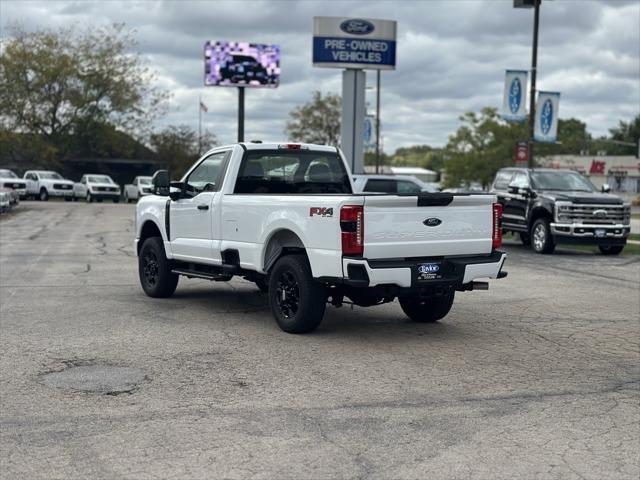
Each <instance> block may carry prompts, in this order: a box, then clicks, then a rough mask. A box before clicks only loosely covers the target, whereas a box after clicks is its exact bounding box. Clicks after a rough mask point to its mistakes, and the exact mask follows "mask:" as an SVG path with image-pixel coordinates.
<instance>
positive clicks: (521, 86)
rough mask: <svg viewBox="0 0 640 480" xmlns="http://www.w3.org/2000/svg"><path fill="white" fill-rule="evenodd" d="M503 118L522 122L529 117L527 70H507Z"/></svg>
mask: <svg viewBox="0 0 640 480" xmlns="http://www.w3.org/2000/svg"><path fill="white" fill-rule="evenodd" d="M502 118H504V119H505V120H508V121H510V122H522V121H524V120H526V118H527V71H526V70H507V72H506V75H505V77H504V97H503V100H502Z"/></svg>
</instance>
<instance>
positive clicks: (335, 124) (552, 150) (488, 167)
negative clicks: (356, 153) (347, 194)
mask: <svg viewBox="0 0 640 480" xmlns="http://www.w3.org/2000/svg"><path fill="white" fill-rule="evenodd" d="M290 117H291V119H290V121H289V123H288V124H287V128H286V133H287V135H288V136H289V138H291V139H295V140H299V141H304V142H315V143H330V144H334V145H335V144H338V143H339V132H340V97H339V96H336V95H331V94H329V95H327V96H325V97H323V96H322V94H321V93H320V92H314V93H313V99H312V101H311V102H309V103H307V104H305V105H303V106H301V107H298V108H296V109H295V110H293V111H292V112H291V114H290ZM460 121H461V122H462V125H461V126H460V127H459V128H458V130H457V131H456V132H455V133H453V134H452V135H450V136H449V141H448V142H447V144H446V146H445V147H443V148H435V147H431V146H429V145H415V146H412V147H404V148H399V149H397V150H396V151H395V153H394V154H393V155H387V154H384V153H383V154H382V164H383V165H397V166H404V165H411V166H420V167H424V168H428V169H430V170H435V171H444V172H445V173H446V183H447V186H455V185H460V184H471V183H476V182H477V183H480V184H482V185H483V186H487V185H489V184H490V183H491V181H492V180H493V177H494V176H495V173H496V171H497V170H498V169H500V168H502V167H505V166H509V165H512V164H513V157H514V153H515V144H516V142H517V141H518V140H524V139H527V138H528V132H527V126H526V124H524V123H510V122H506V121H504V120H503V119H502V118H501V116H500V115H499V114H498V112H497V110H496V109H495V108H489V107H487V108H484V109H482V110H481V111H480V112H478V113H476V112H467V113H465V114H464V115H462V116H461V117H460ZM639 139H640V115H638V116H637V117H636V118H635V119H634V120H632V121H631V122H628V123H626V122H623V121H621V122H619V124H618V126H616V127H614V128H612V129H611V130H610V135H609V136H605V137H600V138H593V137H592V135H591V134H590V133H589V132H588V131H587V126H586V124H585V123H584V122H582V121H580V120H578V119H575V118H569V119H560V121H559V123H558V143H557V144H536V145H535V155H536V156H537V157H540V156H547V155H558V154H577V153H580V152H585V151H586V152H590V153H596V152H600V151H606V152H607V153H608V154H615V155H625V154H626V155H629V154H632V153H634V152H635V151H637V147H636V149H635V150H634V148H633V147H630V146H628V145H621V144H620V143H617V142H623V143H633V144H635V145H638V141H639ZM374 162H375V157H374V155H372V154H366V155H365V163H366V164H373V163H374Z"/></svg>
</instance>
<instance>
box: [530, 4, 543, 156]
mask: <svg viewBox="0 0 640 480" xmlns="http://www.w3.org/2000/svg"><path fill="white" fill-rule="evenodd" d="M541 1H542V0H533V3H534V14H533V52H532V54H531V94H530V95H529V168H533V166H534V165H535V162H534V161H533V135H534V131H535V121H536V74H537V70H538V25H539V23H540V3H541Z"/></svg>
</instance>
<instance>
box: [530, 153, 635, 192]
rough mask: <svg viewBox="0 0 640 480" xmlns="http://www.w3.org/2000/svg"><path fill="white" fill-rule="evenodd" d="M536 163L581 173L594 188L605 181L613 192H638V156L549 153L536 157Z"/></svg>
mask: <svg viewBox="0 0 640 480" xmlns="http://www.w3.org/2000/svg"><path fill="white" fill-rule="evenodd" d="M536 162H537V163H538V164H539V165H540V166H543V167H549V168H568V169H571V170H575V171H577V172H580V173H582V174H583V175H586V176H587V177H589V179H590V180H591V182H593V184H594V185H595V186H596V187H598V188H600V187H602V185H604V184H605V183H606V184H608V185H609V186H610V187H611V191H612V192H614V193H616V194H619V195H621V196H623V197H625V198H633V197H635V196H636V195H638V194H640V159H639V158H638V157H635V156H633V155H627V156H614V155H550V156H548V157H537V158H536Z"/></svg>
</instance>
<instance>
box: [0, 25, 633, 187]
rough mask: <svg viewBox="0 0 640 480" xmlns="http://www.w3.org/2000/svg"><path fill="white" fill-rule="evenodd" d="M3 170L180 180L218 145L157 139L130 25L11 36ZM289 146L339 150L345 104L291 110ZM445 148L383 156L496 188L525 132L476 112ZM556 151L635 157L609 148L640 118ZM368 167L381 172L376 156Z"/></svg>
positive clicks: (5, 64)
mask: <svg viewBox="0 0 640 480" xmlns="http://www.w3.org/2000/svg"><path fill="white" fill-rule="evenodd" d="M1 42H2V44H1V47H2V55H1V56H0V156H1V157H2V158H1V159H0V160H2V161H5V160H7V159H9V160H10V161H12V162H11V163H15V164H24V165H27V164H28V165H30V166H36V165H41V166H45V165H46V166H49V167H55V166H56V164H60V162H63V161H64V160H66V159H70V158H91V157H93V158H95V157H102V158H144V159H148V158H149V157H150V156H151V157H154V158H156V159H157V160H160V161H161V162H163V163H165V164H167V165H168V166H169V167H170V168H171V169H172V171H173V172H174V173H175V174H176V175H179V174H180V173H182V172H183V171H184V170H185V169H186V168H188V167H189V166H190V165H191V164H192V163H193V161H194V159H195V158H196V157H197V156H198V154H199V152H200V150H205V149H207V148H209V147H211V146H213V145H215V144H216V143H217V141H216V138H215V135H213V134H212V133H210V132H206V133H205V135H204V136H203V138H202V139H199V138H198V133H197V132H195V131H194V130H193V129H192V128H190V127H189V126H186V125H179V126H171V125H170V126H168V127H166V128H164V129H163V130H161V131H153V130H152V128H151V125H153V124H154V122H155V121H156V120H157V119H158V118H159V117H161V116H162V115H163V114H164V113H165V111H166V107H167V105H168V102H167V100H168V98H169V94H168V93H167V92H165V91H162V90H160V89H158V88H157V87H155V86H154V85H155V84H156V82H155V79H156V74H155V73H154V72H153V71H151V70H150V69H149V68H148V67H147V65H146V63H145V60H144V58H143V57H142V56H141V55H140V54H139V53H137V52H136V40H135V36H134V32H133V31H131V30H128V29H127V28H126V27H125V26H124V25H113V26H110V27H104V28H98V29H96V28H91V29H86V30H78V29H74V28H63V29H59V30H38V31H35V32H26V31H25V30H23V29H22V28H21V27H20V26H15V25H14V26H12V27H10V28H9V35H8V36H6V37H5V38H3V39H2V40H1ZM289 116H290V118H289V121H288V122H287V124H286V134H287V136H288V138H289V139H291V140H297V141H304V142H312V143H321V144H325V143H326V144H333V145H336V144H339V141H340V117H341V98H340V96H339V95H334V94H328V95H324V96H323V95H322V94H321V93H320V92H314V93H313V94H312V99H311V101H310V102H309V103H306V104H304V105H301V106H299V107H296V108H295V109H293V110H292V111H291V112H290V114H289ZM461 121H462V126H461V127H460V128H459V129H458V130H457V131H456V132H455V133H454V134H452V135H451V136H450V137H449V141H448V143H447V145H446V146H445V147H443V148H434V147H431V146H429V145H417V146H413V147H407V148H400V149H398V150H397V151H396V152H395V153H394V154H393V155H387V154H384V153H383V154H382V161H383V164H387V165H389V164H391V165H416V166H422V167H425V168H429V169H432V170H437V171H441V170H444V171H445V172H446V174H447V181H448V182H450V183H453V184H459V183H471V182H480V183H482V184H483V185H486V184H488V182H490V180H491V179H492V178H493V175H494V173H495V171H496V170H497V169H498V168H500V167H502V166H505V165H508V164H510V163H511V162H512V158H513V152H514V145H515V142H516V141H517V140H520V139H525V138H527V132H526V130H525V125H523V124H513V123H507V122H504V121H503V120H502V119H501V118H500V116H499V115H498V113H497V112H496V110H495V109H491V108H485V109H483V110H482V111H481V112H479V113H473V112H469V113H466V114H464V115H463V116H462V117H461ZM558 136H559V140H560V142H561V143H560V144H558V145H540V146H536V155H547V154H556V153H578V152H580V151H584V150H589V151H592V152H595V151H598V150H607V151H608V152H609V153H629V152H630V151H631V149H630V148H629V147H622V146H619V145H617V144H615V143H611V140H614V141H622V142H637V141H638V137H640V115H639V116H638V117H637V118H636V119H635V120H634V121H632V122H630V123H624V122H620V124H619V125H618V126H617V127H615V128H613V129H612V130H611V135H610V136H609V137H608V138H601V139H594V138H592V137H591V135H590V134H589V133H588V132H587V129H586V125H585V124H584V123H583V122H581V121H580V120H577V119H566V120H560V123H559V131H558ZM365 161H366V162H367V163H373V162H374V161H375V159H374V156H373V155H371V154H368V155H366V157H365Z"/></svg>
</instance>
